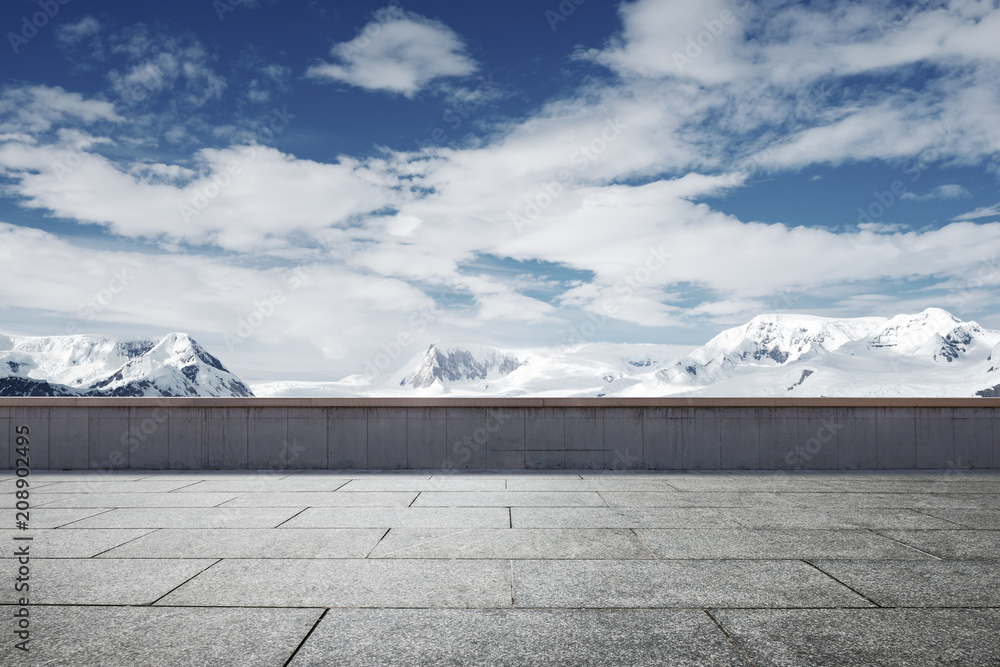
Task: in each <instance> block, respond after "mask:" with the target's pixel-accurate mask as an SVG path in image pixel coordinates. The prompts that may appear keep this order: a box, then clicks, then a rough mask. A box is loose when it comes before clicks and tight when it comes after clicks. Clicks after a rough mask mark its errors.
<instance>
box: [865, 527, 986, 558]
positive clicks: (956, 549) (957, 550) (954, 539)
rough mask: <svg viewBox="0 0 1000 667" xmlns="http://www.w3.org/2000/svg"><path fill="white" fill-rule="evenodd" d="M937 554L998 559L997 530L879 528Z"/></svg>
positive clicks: (892, 536) (891, 536)
mask: <svg viewBox="0 0 1000 667" xmlns="http://www.w3.org/2000/svg"><path fill="white" fill-rule="evenodd" d="M879 532H880V533H881V534H883V535H885V536H886V537H889V538H892V539H894V540H899V541H900V542H902V543H904V544H909V545H910V546H912V547H914V548H917V549H920V550H921V551H926V552H927V553H929V554H933V555H934V556H937V557H938V558H968V559H987V560H997V559H1000V530H882V531H879Z"/></svg>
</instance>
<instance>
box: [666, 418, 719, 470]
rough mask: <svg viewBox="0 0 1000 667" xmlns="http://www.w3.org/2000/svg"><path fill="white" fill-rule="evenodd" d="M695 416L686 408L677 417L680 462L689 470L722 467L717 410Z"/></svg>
mask: <svg viewBox="0 0 1000 667" xmlns="http://www.w3.org/2000/svg"><path fill="white" fill-rule="evenodd" d="M707 412H708V414H705V413H702V414H701V415H700V416H699V417H695V415H694V412H693V411H692V410H687V411H685V412H684V413H683V415H682V416H680V417H679V418H678V419H677V426H678V429H679V435H678V437H679V439H680V442H681V462H682V465H683V467H684V468H688V469H691V470H700V469H712V470H718V469H719V468H721V467H722V430H721V422H720V421H719V418H718V415H719V412H718V410H710V411H707Z"/></svg>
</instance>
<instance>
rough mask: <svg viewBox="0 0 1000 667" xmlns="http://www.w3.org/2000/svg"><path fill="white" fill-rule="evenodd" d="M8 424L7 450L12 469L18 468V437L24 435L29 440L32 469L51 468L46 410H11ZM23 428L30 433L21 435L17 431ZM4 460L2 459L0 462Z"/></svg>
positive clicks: (47, 414)
mask: <svg viewBox="0 0 1000 667" xmlns="http://www.w3.org/2000/svg"><path fill="white" fill-rule="evenodd" d="M6 424H7V429H8V430H7V437H8V439H9V440H8V442H9V445H8V446H7V447H6V448H5V451H7V452H8V454H7V456H9V457H10V458H9V463H8V464H7V465H8V466H9V467H10V468H11V469H14V468H16V467H17V459H18V458H20V456H19V454H18V453H17V447H18V445H17V437H18V435H23V436H25V437H27V438H28V455H29V462H30V464H31V465H30V467H31V468H33V469H45V468H48V467H49V461H50V453H49V451H50V445H49V441H50V433H49V412H48V410H46V409H44V408H10V419H9V421H7V422H6ZM21 426H27V427H28V433H27V434H26V435H25V434H23V433H22V434H19V433H17V429H18V428H19V427H21ZM2 460H3V459H2V458H0V461H2Z"/></svg>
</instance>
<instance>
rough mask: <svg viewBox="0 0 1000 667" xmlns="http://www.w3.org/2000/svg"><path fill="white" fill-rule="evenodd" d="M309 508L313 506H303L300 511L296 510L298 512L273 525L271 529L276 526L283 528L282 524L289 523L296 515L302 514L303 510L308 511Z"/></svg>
mask: <svg viewBox="0 0 1000 667" xmlns="http://www.w3.org/2000/svg"><path fill="white" fill-rule="evenodd" d="M307 509H312V508H310V507H303V508H302V509H301V510H299V511H298V512H296V513H295V514H293V515H292V516H290V517H288V518H287V519H285V520H284V521H282V522H281V523H279V524H278V525H277V526H273V527H272V528H271V530H274V529H275V528H281V527H282V526H284V525H285V524H286V523H288V522H289V521H291V520H292V519H294V518H295V517H297V516H298V515H300V514H302V513H303V512H305V511H306V510H307Z"/></svg>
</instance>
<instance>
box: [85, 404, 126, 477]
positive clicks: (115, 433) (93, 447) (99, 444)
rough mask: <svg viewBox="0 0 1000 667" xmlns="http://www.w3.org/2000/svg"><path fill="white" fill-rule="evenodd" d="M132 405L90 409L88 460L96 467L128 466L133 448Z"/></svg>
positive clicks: (115, 467)
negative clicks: (130, 406)
mask: <svg viewBox="0 0 1000 667" xmlns="http://www.w3.org/2000/svg"><path fill="white" fill-rule="evenodd" d="M128 411H129V409H128V408H91V409H90V410H88V414H87V417H88V422H87V425H88V432H87V445H88V452H89V454H88V460H87V466H88V467H89V468H92V469H100V470H117V469H123V468H128V466H129V451H130V449H131V447H132V446H131V444H130V434H129V420H128Z"/></svg>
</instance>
